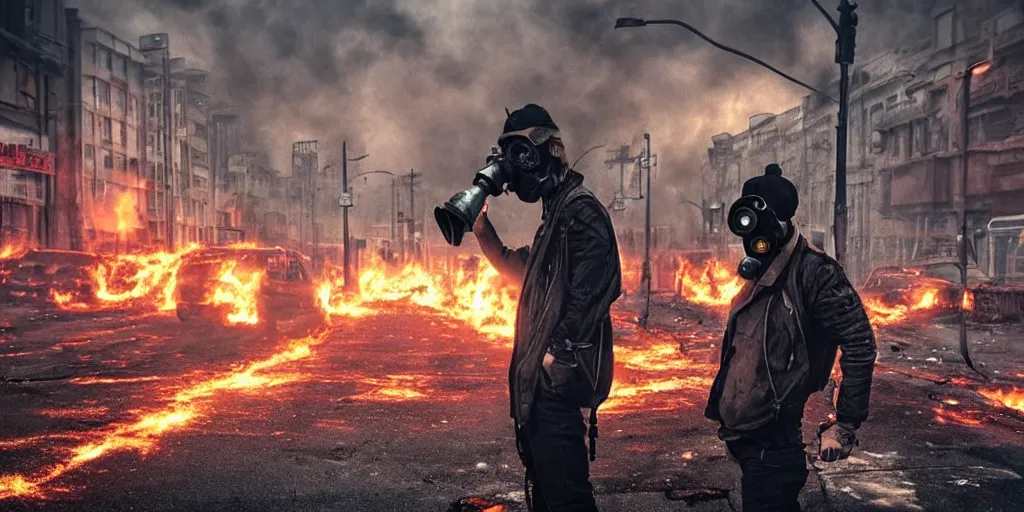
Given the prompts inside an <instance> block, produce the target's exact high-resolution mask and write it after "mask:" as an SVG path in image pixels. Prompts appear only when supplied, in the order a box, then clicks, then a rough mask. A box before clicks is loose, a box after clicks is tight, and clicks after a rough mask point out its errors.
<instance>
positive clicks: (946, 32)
mask: <svg viewBox="0 0 1024 512" xmlns="http://www.w3.org/2000/svg"><path fill="white" fill-rule="evenodd" d="M955 12H956V11H955V10H954V9H950V10H948V11H946V12H944V13H942V14H940V15H938V17H936V18H935V49H936V50H944V49H946V48H949V47H950V46H953V42H954V41H953V36H954V34H953V15H954V14H955Z"/></svg>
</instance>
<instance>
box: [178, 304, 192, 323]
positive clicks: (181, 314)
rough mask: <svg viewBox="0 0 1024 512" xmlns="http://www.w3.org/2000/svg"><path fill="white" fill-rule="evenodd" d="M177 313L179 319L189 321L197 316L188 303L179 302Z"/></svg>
mask: <svg viewBox="0 0 1024 512" xmlns="http://www.w3.org/2000/svg"><path fill="white" fill-rule="evenodd" d="M176 313H177V314H178V320H180V321H182V322H188V321H190V320H192V318H193V317H194V316H195V315H194V314H193V312H192V308H190V307H188V304H178V307H177V310H176Z"/></svg>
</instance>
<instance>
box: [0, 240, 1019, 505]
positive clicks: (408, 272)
mask: <svg viewBox="0 0 1024 512" xmlns="http://www.w3.org/2000/svg"><path fill="white" fill-rule="evenodd" d="M150 259H151V261H147V262H133V263H125V262H115V263H108V266H109V268H107V269H106V270H104V272H108V273H107V274H105V275H106V276H107V277H110V276H112V275H114V274H113V273H110V272H109V271H110V270H111V269H112V268H114V267H116V265H122V266H128V267H131V269H134V270H138V269H144V268H150V270H149V271H148V272H149V273H146V274H145V275H144V276H140V275H139V273H138V272H134V273H133V272H126V271H125V270H124V269H121V270H120V272H122V274H123V276H122V279H121V280H119V281H117V283H112V282H111V283H107V284H116V286H117V287H118V288H117V289H116V290H115V289H113V288H107V289H105V292H104V291H103V290H104V288H103V287H102V286H99V287H96V289H97V290H99V291H97V292H96V293H97V295H98V296H99V295H100V294H102V293H106V295H105V296H106V297H108V299H109V300H106V301H104V300H98V301H97V300H95V299H96V297H92V298H83V297H74V298H73V297H51V304H49V305H40V304H36V303H33V304H29V303H25V302H18V301H17V300H15V301H13V302H9V303H6V304H5V305H4V307H3V310H2V313H0V317H2V319H0V321H2V338H0V375H2V376H3V377H4V383H3V384H2V388H0V389H2V394H0V411H2V412H0V414H2V415H3V416H2V420H0V421H2V423H0V425H2V429H0V430H2V436H0V468H2V469H0V508H3V509H12V510H20V509H24V510H30V509H32V510H34V509H50V510H114V509H129V508H130V509H135V510H240V509H244V510H311V509H315V510H344V511H360V510H367V511H371V510H372V511H377V510H380V511H391V510H403V511H404V510H409V511H420V510H422V511H430V510H446V509H447V508H448V507H449V506H450V504H452V503H453V502H454V501H456V500H457V499H459V498H464V497H470V496H476V497H481V498H485V499H486V500H488V502H489V503H494V504H496V505H495V506H494V507H493V508H491V510H520V509H521V508H522V505H521V500H522V493H521V487H520V484H521V478H522V474H521V467H520V464H519V461H518V458H517V456H516V453H515V448H514V442H513V439H512V435H511V426H510V424H509V421H510V420H509V419H508V414H507V397H506V391H505V386H506V379H505V376H506V364H507V360H508V356H509V339H510V338H509V334H510V331H509V325H510V323H511V316H510V315H512V313H513V311H514V300H513V299H514V293H513V292H510V291H509V290H508V289H507V287H505V286H504V285H503V284H502V283H500V281H499V280H498V278H497V276H496V275H494V274H493V271H491V270H490V269H486V268H481V269H478V270H476V271H474V272H472V273H469V274H465V273H459V274H456V275H451V276H445V277H444V278H439V277H432V276H430V275H428V274H427V273H426V272H424V271H422V270H420V269H416V268H407V269H392V270H390V271H388V270H385V269H376V270H375V269H371V270H368V271H365V272H364V273H363V274H362V276H361V279H360V281H361V282H360V289H361V290H362V292H361V293H360V294H359V295H358V296H344V295H342V294H341V293H340V292H339V290H340V287H339V286H338V283H337V282H336V281H335V280H331V279H326V280H324V281H322V282H320V283H319V285H318V288H317V290H316V292H315V293H316V303H317V304H318V307H317V308H314V309H312V310H311V311H309V312H308V313H307V314H304V315H299V316H296V317H294V318H289V319H286V320H285V321H282V322H280V323H279V325H278V329H277V332H269V331H267V330H262V329H258V328H253V326H251V325H248V324H249V320H251V318H252V315H253V314H255V315H257V316H258V315H259V313H260V311H259V310H258V309H251V308H250V309H245V308H246V307H247V306H246V305H245V304H244V303H238V301H240V300H242V299H241V298H243V297H246V296H250V295H251V294H250V295H246V294H245V293H237V292H239V290H240V288H239V287H242V288H241V290H244V287H251V286H254V284H253V283H256V282H260V281H259V279H257V276H255V275H253V274H251V273H244V272H241V271H240V269H241V267H239V266H237V265H225V266H223V267H221V270H222V275H221V276H220V277H218V279H215V280H213V281H215V284H213V285H211V286H213V288H212V289H211V293H210V294H209V297H210V301H211V302H216V301H215V298H216V297H220V299H218V300H221V301H224V302H230V304H227V305H226V309H225V310H224V311H225V316H223V317H219V318H211V319H208V321H203V322H199V321H196V322H191V321H190V322H182V321H179V319H178V318H177V317H176V316H175V313H174V308H173V307H172V304H171V303H169V302H167V301H173V294H171V295H168V294H167V293H165V290H166V289H167V287H168V286H171V285H169V284H168V280H169V279H171V277H169V276H173V272H170V273H165V274H162V275H163V277H159V276H156V277H154V276H155V274H158V273H159V272H160V270H153V268H157V269H159V268H163V267H160V265H164V266H165V267H166V265H168V263H167V262H168V261H171V260H173V258H171V257H170V256H168V257H167V259H166V260H164V259H161V258H159V257H153V258H150ZM111 265H112V266H111ZM147 265H156V267H147ZM697 270H699V271H698V272H694V269H686V268H685V267H684V268H681V270H680V289H681V295H682V298H681V300H680V299H677V298H674V297H672V296H670V295H666V296H660V297H657V298H656V299H657V300H655V310H654V313H653V318H652V320H653V321H652V324H653V325H654V327H653V328H652V329H651V331H650V332H647V333H644V332H640V331H638V330H637V329H636V328H635V327H634V325H633V323H632V317H633V316H634V313H633V312H634V311H635V310H636V309H635V304H633V299H632V297H626V298H624V299H622V300H620V303H619V304H618V306H617V308H618V309H617V312H616V319H615V323H616V326H617V331H618V333H619V336H618V338H617V344H618V347H617V367H616V381H615V388H614V391H613V396H612V398H611V399H610V400H609V402H607V403H606V404H605V406H603V407H602V409H601V424H600V425H601V437H600V440H599V443H598V461H597V462H596V463H595V465H594V467H593V477H594V481H595V483H596V487H597V490H598V493H599V501H600V502H601V504H602V507H603V509H604V510H682V509H685V508H686V502H687V501H690V502H693V503H695V504H696V506H697V507H698V508H696V510H730V507H735V506H737V505H738V494H739V493H738V492H732V490H733V489H738V482H737V480H738V473H737V471H736V469H735V466H734V464H732V463H731V462H729V461H728V460H726V458H725V453H724V450H723V448H722V445H721V443H720V442H719V441H718V440H717V439H716V438H715V435H714V433H715V426H714V425H712V424H710V423H709V422H707V421H706V420H704V419H703V418H702V417H701V412H702V410H703V406H704V402H703V401H704V397H705V395H706V390H707V387H708V386H709V384H710V379H711V377H712V375H713V372H714V361H716V358H717V350H716V343H717V341H718V338H719V337H720V333H721V330H722V326H721V321H722V315H723V314H724V312H723V308H722V305H723V304H724V303H725V302H727V301H728V295H729V294H730V293H734V291H733V283H731V282H730V281H729V280H730V278H729V277H728V276H727V275H723V276H719V277H716V275H715V270H716V268H714V266H713V265H710V266H708V267H707V268H705V269H702V270H701V269H697ZM245 272H251V270H247V271H245ZM691 274H692V275H691ZM227 275H230V276H231V278H228V277H225V276H227ZM124 276H127V277H124ZM232 278H233V279H232ZM99 279H102V278H99ZM125 279H127V280H125ZM132 279H134V281H133V280H132ZM143 282H145V283H144V284H139V286H138V287H134V285H133V283H136V284H137V283H143ZM129 285H132V286H129ZM218 287H219V288H218ZM172 288H173V286H172ZM216 289H221V291H220V293H215V291H216ZM125 290H133V291H131V293H128V292H126V291H125ZM232 290H234V291H235V292H236V293H233V294H232V293H228V292H231V291H232ZM229 297H233V298H229ZM85 299H93V300H85ZM115 299H117V300H115ZM908 300H910V301H911V302H908V303H907V304H905V305H902V306H901V307H903V308H905V310H906V311H913V310H914V308H918V309H920V308H921V307H923V306H921V304H924V301H923V299H908ZM929 300H933V299H929ZM897 306H900V305H898V304H896V305H892V304H890V305H888V306H886V307H888V308H894V307H895V308H896V309H899V308H898V307H897ZM243 313H244V314H243ZM228 315H233V316H231V317H230V318H235V319H243V318H244V319H246V320H245V321H240V322H232V321H231V320H230V318H229V316H228ZM233 323H234V324H235V325H232V324H233ZM239 324H240V325H239ZM876 328H877V329H878V338H879V344H880V353H881V354H882V355H881V356H880V364H879V369H878V374H877V376H876V384H875V387H874V393H873V396H872V410H871V419H870V420H869V422H868V423H866V424H865V426H864V428H863V431H862V433H861V439H862V441H861V446H860V448H859V449H858V450H857V451H856V452H855V453H854V456H853V457H851V459H850V460H848V461H844V462H840V463H837V464H835V465H823V464H821V463H814V466H815V468H816V469H817V471H815V472H812V476H811V479H812V480H811V482H809V484H808V486H807V487H806V489H805V493H804V496H803V500H804V503H805V505H807V509H808V510H871V509H885V510H890V509H895V510H1015V509H1016V504H1019V503H1020V502H1021V500H1022V499H1024V481H1022V479H1021V476H1020V475H1021V472H1022V471H1024V467H1022V465H1024V448H1022V440H1024V437H1022V435H1024V434H1022V432H1024V422H1022V418H1024V416H1022V415H1024V411H1022V409H1024V404H1021V400H1022V395H1021V391H1020V388H1021V387H1024V386H1022V382H1024V366H1022V365H1021V364H1020V362H1021V361H1022V360H1024V357H1022V353H1024V340H1022V338H1024V336H1022V335H1021V333H1020V331H1021V329H1020V326H1019V325H1005V324H1004V325H995V326H972V329H971V339H972V340H974V343H972V350H973V352H974V355H975V358H976V359H977V360H979V361H982V362H985V363H986V367H985V371H986V372H987V374H988V375H989V376H990V377H993V379H992V380H990V381H987V382H982V381H981V380H980V378H977V377H976V376H973V375H972V374H971V372H969V370H967V369H966V367H965V366H964V365H963V364H962V362H961V361H959V359H958V358H957V355H956V354H957V351H956V335H955V334H956V331H955V328H954V327H951V326H947V325H945V324H942V323H931V322H925V321H918V320H914V321H911V320H907V321H901V319H900V318H896V317H894V316H892V315H891V314H890V315H887V316H885V317H884V318H883V319H881V320H877V321H876ZM825 414H826V411H825V410H824V407H823V406H815V407H814V408H813V409H812V410H810V411H808V417H809V418H814V419H815V420H816V419H817V418H823V417H824V415H825ZM810 421H811V420H809V422H810ZM808 430H809V431H810V430H812V429H808ZM808 441H810V439H808ZM668 497H671V498H673V500H669V499H668ZM481 503H484V502H481ZM478 508H484V507H478Z"/></svg>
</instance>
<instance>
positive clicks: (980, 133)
mask: <svg viewBox="0 0 1024 512" xmlns="http://www.w3.org/2000/svg"><path fill="white" fill-rule="evenodd" d="M933 22H934V25H933V31H932V35H931V37H930V38H929V39H928V40H925V41H921V42H920V43H918V44H915V45H910V46H909V47H907V48H905V49H902V50H899V51H893V52H889V53H886V54H884V55H881V56H878V57H876V58H868V59H864V60H863V63H859V64H858V65H857V66H855V67H854V69H853V70H852V72H851V97H850V121H849V122H850V124H849V137H850V138H849V151H848V155H849V156H848V176H847V198H848V207H849V212H848V219H849V221H848V222H849V230H848V231H849V232H848V239H847V246H848V261H847V262H846V266H847V269H846V270H847V273H848V274H850V275H851V277H852V278H853V279H854V280H859V279H861V278H863V277H865V276H866V275H867V273H868V272H869V271H870V270H871V268H873V267H876V266H879V265H893V264H895V265H900V264H905V263H908V262H910V261H912V260H914V259H919V258H921V257H925V256H946V257H951V256H953V255H955V252H954V244H955V242H956V236H957V232H958V229H959V225H958V221H957V218H956V213H957V211H958V207H959V204H960V203H959V201H960V200H961V199H959V198H960V197H961V194H960V187H959V183H960V178H961V175H960V169H961V165H960V162H961V158H962V153H961V150H960V143H959V134H960V122H959V119H960V115H961V113H962V111H961V109H960V105H961V103H960V95H959V89H960V86H961V83H962V82H961V76H962V73H959V74H958V71H962V70H963V69H965V68H966V67H967V66H968V65H969V64H971V63H974V62H978V61H981V60H984V59H987V58H988V56H989V55H990V54H991V56H992V57H993V58H994V59H995V61H996V62H997V66H995V67H994V68H993V69H992V70H990V71H989V72H987V73H985V74H984V75H981V76H979V77H975V79H974V82H973V86H972V94H971V98H972V100H971V109H970V116H971V125H970V126H971V130H970V131H971V146H970V150H971V156H970V166H969V169H970V171H969V182H970V184H969V187H968V193H967V213H968V216H967V221H968V227H969V230H970V231H969V232H970V233H971V237H972V241H973V242H974V246H975V248H976V253H977V259H978V263H979V265H980V266H981V267H982V268H983V269H987V270H988V271H989V272H990V274H992V275H993V276H994V277H997V278H998V277H1000V276H1001V275H1003V274H1006V273H1007V270H1006V269H1007V268H1010V269H1012V268H1015V267H1014V265H1018V266H1020V267H1021V268H1020V270H1019V271H1018V272H1019V273H1020V274H1021V275H1022V277H1024V263H1020V262H1019V260H1018V262H1015V263H1009V267H1007V265H1008V263H1007V258H1008V257H1010V255H1012V254H1019V253H1016V252H1014V251H1016V247H1017V245H1016V244H1017V242H1018V239H1017V238H1013V237H1014V236H1018V237H1019V230H1018V231H1013V230H1012V229H1010V230H1008V231H1005V230H1004V231H1005V232H1003V231H1000V232H999V237H1001V238H1000V240H1001V241H998V242H997V241H993V237H992V236H990V235H989V233H988V228H987V226H988V224H989V223H990V222H992V220H993V219H997V220H998V219H999V218H1001V217H1004V216H1010V215H1014V214H1021V213H1024V206H1021V202H1020V199H1021V198H1022V197H1024V178H1022V177H1021V176H1024V174H1022V173H1024V123H1022V122H1021V121H1022V120H1024V94H1021V93H1022V92H1024V91H1022V89H1024V85H1022V84H1024V15H1022V11H1021V7H1020V5H1013V3H1012V2H998V1H993V2H975V3H972V4H970V5H957V6H952V7H949V8H945V9H940V10H938V11H936V12H935V13H934V18H933ZM836 92H837V91H833V93H836ZM835 115H836V108H835V105H834V104H832V103H831V102H829V101H828V100H827V99H823V98H820V97H817V96H808V97H805V98H804V101H803V102H802V104H801V105H800V106H799V107H796V108H794V109H791V110H790V111H787V112H785V113H783V114H780V115H777V116H776V115H771V114H765V115H759V116H754V117H752V118H751V120H750V125H749V129H748V130H747V131H745V132H743V133H741V134H737V135H730V134H721V135H717V136H715V137H713V138H712V147H711V148H710V149H709V150H708V156H707V163H706V170H707V171H708V172H709V173H711V175H712V176H711V178H710V179H707V180H705V191H704V201H705V202H706V204H709V205H717V206H720V208H717V209H716V210H715V212H713V213H711V212H710V211H709V217H710V218H709V220H710V223H711V224H713V225H715V226H719V227H720V229H719V233H718V234H717V236H720V237H721V240H722V241H723V242H724V241H726V240H728V241H730V242H731V241H732V240H733V239H734V238H735V237H733V236H732V235H731V234H730V233H729V232H728V229H727V228H726V227H725V217H724V216H725V214H726V213H727V211H728V205H729V204H731V203H732V201H734V200H735V199H736V198H737V197H738V196H739V194H740V189H741V186H742V183H743V181H745V180H746V179H748V178H750V177H752V176H755V175H757V174H760V173H762V172H763V168H764V166H765V165H767V164H768V163H772V162H777V163H779V164H780V165H781V166H782V168H783V172H784V175H786V176H788V177H789V178H790V179H791V180H792V181H793V182H794V183H795V184H796V186H797V188H798V189H799V191H800V194H801V205H800V209H799V211H798V212H797V218H796V219H795V220H796V222H797V223H798V225H799V226H800V227H801V230H802V231H803V233H804V234H805V235H807V236H808V238H809V239H811V240H812V241H813V242H814V243H816V244H818V245H819V246H822V247H823V248H824V249H825V250H826V251H829V252H831V251H833V245H834V243H833V234H832V228H831V226H832V220H833V205H834V197H835V190H834V183H835V173H834V169H835V153H834V151H835V128H834V127H835V124H836V118H835ZM709 210H710V208H709ZM1020 224H1021V226H1020V227H1021V228H1024V222H1020ZM1006 227H1008V228H1009V227H1011V226H1006ZM1011 238H1013V240H1012V242H1013V243H1012V244H1011V243H1010V242H1007V240H1010V239H1011ZM737 241H738V240H737ZM1010 245H1013V247H1010ZM1021 256H1022V257H1024V254H1021Z"/></svg>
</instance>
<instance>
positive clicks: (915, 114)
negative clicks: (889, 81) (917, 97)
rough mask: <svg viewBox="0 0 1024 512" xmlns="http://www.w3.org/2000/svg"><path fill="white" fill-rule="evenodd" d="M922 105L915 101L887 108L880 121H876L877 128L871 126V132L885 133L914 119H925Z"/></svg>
mask: <svg viewBox="0 0 1024 512" xmlns="http://www.w3.org/2000/svg"><path fill="white" fill-rule="evenodd" d="M927 115H928V114H927V112H925V109H924V105H923V104H922V103H920V102H916V101H901V102H899V103H897V104H896V105H893V106H892V108H889V109H887V110H886V111H885V113H884V114H882V117H881V119H879V121H878V125H877V126H873V127H872V129H873V130H879V131H886V130H891V129H892V128H895V127H897V126H901V125H904V124H907V123H909V122H911V121H913V120H915V119H921V118H923V117H927Z"/></svg>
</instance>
